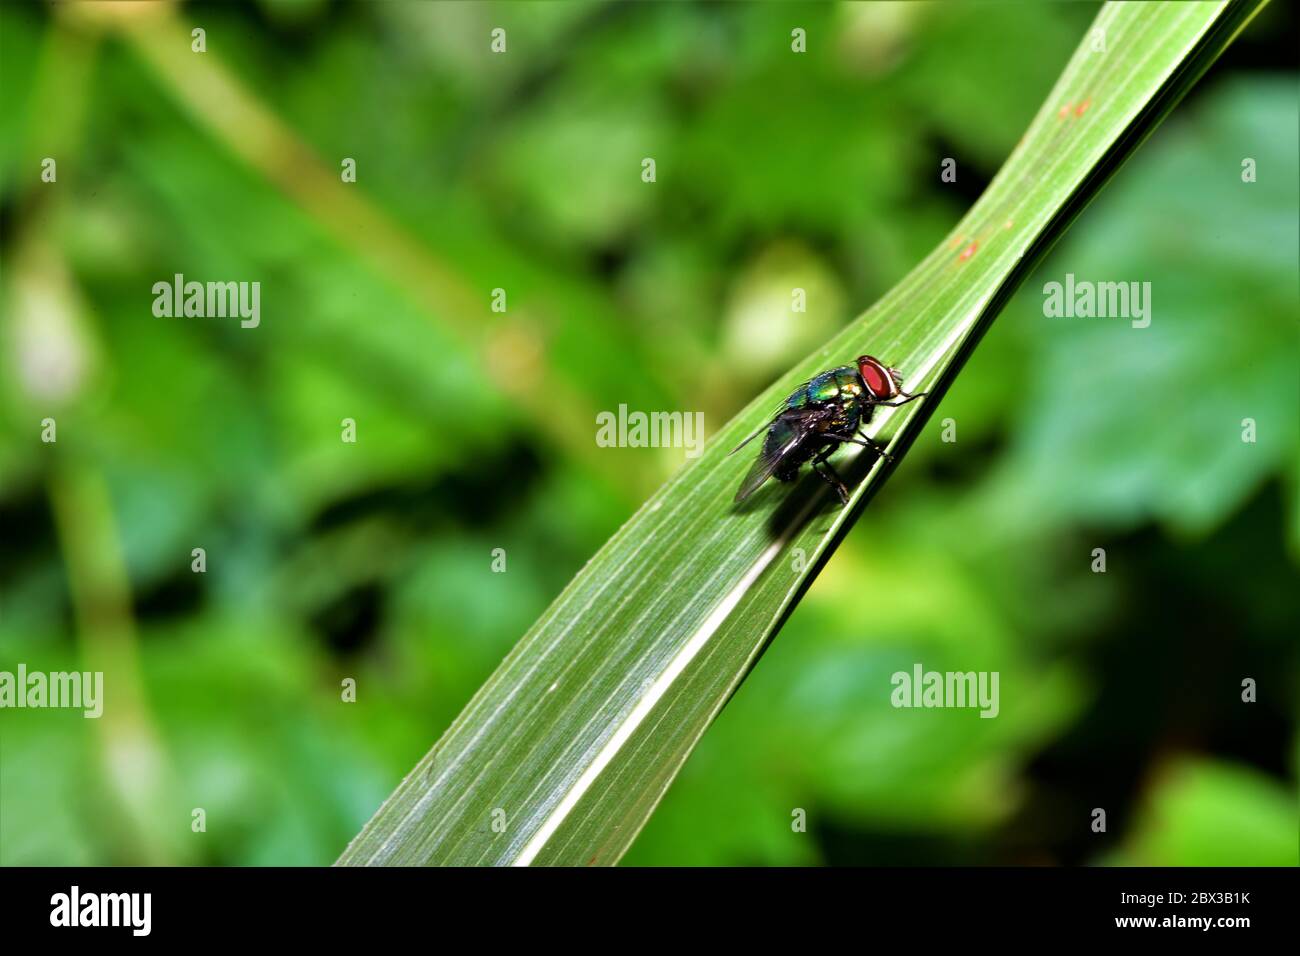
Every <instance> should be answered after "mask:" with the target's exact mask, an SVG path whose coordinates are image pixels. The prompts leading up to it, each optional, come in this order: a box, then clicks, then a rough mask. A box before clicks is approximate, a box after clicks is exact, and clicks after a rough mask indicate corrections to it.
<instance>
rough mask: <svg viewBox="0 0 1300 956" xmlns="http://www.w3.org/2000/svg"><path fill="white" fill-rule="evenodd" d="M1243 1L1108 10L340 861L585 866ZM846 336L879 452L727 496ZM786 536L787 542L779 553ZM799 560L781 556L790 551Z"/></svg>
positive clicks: (732, 679) (630, 820) (653, 796)
mask: <svg viewBox="0 0 1300 956" xmlns="http://www.w3.org/2000/svg"><path fill="white" fill-rule="evenodd" d="M1260 6H1262V3H1259V2H1254V0H1239V2H1203V3H1180V4H1108V5H1107V6H1106V7H1104V8H1103V9H1102V11H1101V13H1100V14H1099V16H1098V18H1097V20H1096V22H1095V23H1094V24H1093V28H1092V29H1093V31H1096V30H1102V31H1104V36H1105V49H1104V50H1103V51H1094V45H1093V43H1092V42H1091V40H1092V37H1094V36H1095V33H1094V32H1091V31H1090V33H1089V40H1088V41H1085V43H1084V44H1083V46H1081V47H1080V49H1079V50H1078V51H1077V52H1076V54H1075V56H1074V57H1073V58H1072V59H1071V61H1070V63H1069V64H1068V65H1067V66H1066V68H1065V71H1064V73H1063V74H1062V76H1061V78H1060V80H1059V81H1058V83H1057V85H1056V87H1055V89H1054V90H1053V91H1052V93H1051V95H1050V96H1049V98H1048V100H1047V102H1045V103H1044V104H1043V107H1042V109H1041V110H1040V112H1039V114H1038V116H1037V117H1036V118H1035V119H1034V121H1033V123H1032V124H1031V125H1030V127H1029V129H1028V131H1027V132H1026V134H1025V136H1024V138H1023V139H1022V141H1021V143H1020V144H1019V146H1017V148H1016V150H1015V151H1014V152H1013V154H1012V155H1011V157H1010V158H1009V159H1008V161H1007V163H1006V164H1005V166H1004V167H1003V168H1002V170H1001V171H1000V172H999V174H998V175H997V177H996V178H995V179H994V181H993V183H992V184H991V185H990V186H989V189H988V190H987V191H986V193H985V194H984V195H983V196H982V197H981V198H980V200H979V201H978V202H977V203H976V204H975V206H974V207H973V208H972V209H971V210H970V212H969V213H968V214H967V215H966V216H965V218H963V220H962V221H961V223H959V224H958V226H957V228H956V229H955V230H954V231H953V232H952V233H951V234H950V235H949V237H948V238H947V239H946V240H945V241H944V242H943V243H942V244H941V245H940V246H939V247H938V248H937V249H936V250H934V252H932V253H931V254H930V255H929V256H928V257H927V258H926V259H925V260H924V261H922V262H921V263H920V264H919V265H918V266H917V267H916V268H915V269H914V270H913V271H912V272H911V273H910V274H909V275H908V276H907V277H906V278H905V279H904V280H903V281H902V282H901V283H900V284H899V285H898V286H896V287H895V288H894V289H893V290H892V291H891V292H889V293H888V294H887V295H886V296H884V298H882V299H881V300H880V301H879V302H877V303H876V304H875V305H874V306H873V307H872V308H871V309H870V310H869V311H868V312H867V313H866V314H865V315H863V316H862V317H861V318H859V319H858V320H857V321H855V322H854V323H853V324H852V325H850V326H849V327H848V328H846V329H845V330H844V331H842V332H841V333H840V334H839V335H837V336H836V337H835V338H834V339H833V340H832V341H830V342H829V343H827V345H826V346H825V348H823V349H821V350H819V351H818V352H816V353H815V354H813V355H810V356H809V357H808V358H806V359H805V360H804V361H802V362H801V363H799V364H798V365H797V366H796V367H795V368H793V369H791V370H790V371H789V372H788V373H787V374H786V375H785V376H784V377H782V378H781V379H780V380H779V381H778V382H776V383H775V384H774V385H773V386H772V387H771V388H769V389H768V390H767V391H765V392H764V393H763V394H762V395H760V396H759V397H758V398H756V399H755V400H754V401H753V402H752V403H751V404H750V405H749V406H748V407H747V408H746V409H745V410H744V411H743V412H741V413H740V414H739V415H737V416H736V417H735V418H734V419H733V420H732V421H731V422H730V423H728V425H727V426H726V427H724V428H723V429H722V430H721V432H720V433H719V434H718V435H717V436H716V437H715V440H714V441H713V442H712V443H711V445H710V446H709V447H708V448H707V449H706V450H705V453H704V454H703V455H702V456H701V457H700V458H698V459H697V460H696V461H694V462H692V463H690V464H688V465H687V466H685V467H684V468H683V469H682V470H681V471H680V472H679V473H678V474H677V475H676V476H675V477H674V478H673V479H672V480H671V481H670V482H668V483H667V484H666V485H665V486H664V487H663V488H661V489H660V490H659V491H658V492H657V493H656V494H655V495H654V496H653V497H652V498H651V499H650V500H649V501H648V502H647V503H646V504H645V505H644V506H643V507H642V508H641V510H640V511H638V512H637V514H636V515H635V516H634V517H633V518H632V519H631V520H630V521H628V523H627V524H626V525H624V526H623V528H622V529H621V530H620V531H619V532H618V533H617V534H616V535H615V536H614V537H613V538H612V539H611V540H610V541H609V542H608V543H607V544H606V545H605V547H604V548H602V549H601V550H600V552H599V553H598V554H597V555H596V556H595V557H594V558H593V559H592V560H591V562H590V563H589V564H588V565H587V566H586V567H585V568H584V569H583V570H582V572H581V573H580V574H579V575H578V576H577V577H576V578H575V579H574V580H573V581H572V582H571V583H570V585H569V586H568V587H567V588H566V589H565V590H564V592H563V593H562V594H561V595H560V597H559V598H558V599H557V600H556V601H555V603H554V604H552V605H551V607H550V608H549V609H548V610H547V611H546V612H545V614H543V616H542V617H541V619H540V620H538V622H537V623H536V624H535V625H534V626H533V628H532V629H531V630H530V631H529V632H528V633H527V634H526V635H525V636H524V638H523V639H522V640H521V641H520V642H519V644H518V645H516V647H515V648H514V650H513V651H512V652H511V653H510V655H509V656H508V657H507V658H506V659H505V661H503V662H502V664H501V666H500V667H499V668H498V669H497V671H496V672H495V673H494V674H493V675H492V676H491V678H489V680H488V681H487V683H486V684H485V685H484V686H483V687H482V689H480V691H479V692H478V694H477V695H476V696H475V697H474V699H473V700H472V701H471V702H470V703H469V705H468V706H467V707H466V708H465V710H464V711H463V712H462V713H461V714H460V716H459V717H458V718H457V719H456V721H455V722H454V723H453V724H452V726H451V727H450V728H449V729H448V730H447V732H446V733H445V734H444V735H443V737H442V739H441V740H440V741H439V742H438V743H437V744H436V745H435V746H434V748H433V749H432V750H431V751H430V752H429V753H428V754H427V755H426V756H425V757H424V759H422V760H421V761H420V763H419V764H418V765H417V766H416V767H415V769H414V770H413V771H412V772H411V773H410V774H409V775H408V776H407V777H406V779H405V780H403V782H402V783H401V784H400V785H399V786H398V788H397V789H396V791H395V792H394V793H393V794H392V795H391V796H390V797H389V799H388V800H387V801H386V802H385V803H384V805H383V806H382V807H380V809H379V811H378V812H377V813H376V814H375V816H374V817H373V818H372V819H371V820H370V822H369V823H368V824H367V825H366V826H365V828H364V829H363V830H362V831H361V833H360V834H359V835H358V836H357V837H356V838H355V839H354V840H353V841H352V843H351V844H350V845H349V846H348V848H347V850H346V851H345V852H344V853H343V855H342V857H341V858H340V860H339V863H341V864H498V865H526V864H533V863H543V864H607V863H613V862H616V861H617V860H618V858H619V857H620V856H621V854H622V853H623V852H624V851H625V850H626V848H627V847H628V846H629V845H630V844H631V842H632V840H633V839H634V838H635V837H636V834H637V833H638V832H639V830H640V828H641V826H642V825H643V824H644V822H645V820H646V819H647V818H648V817H649V815H650V813H651V812H652V811H653V809H654V807H655V805H656V804H657V803H658V801H659V800H660V798H661V797H662V795H663V793H664V791H665V790H666V789H667V787H668V785H669V784H670V782H671V781H672V779H673V777H674V776H675V775H676V773H677V771H678V770H679V768H680V767H681V765H682V764H683V762H684V761H685V760H686V758H687V756H688V755H689V754H690V751H691V749H692V748H693V747H694V745H695V743H696V741H698V740H699V738H700V736H701V735H702V734H703V733H704V730H705V729H706V728H707V727H708V725H709V723H710V721H711V720H712V719H713V718H714V716H716V714H717V713H718V711H719V710H721V708H722V707H723V705H724V704H725V703H726V701H727V699H728V698H729V697H730V696H731V694H732V693H733V692H734V691H735V689H736V688H737V687H738V686H739V684H740V682H741V680H743V678H744V676H745V674H746V673H747V672H748V671H749V669H750V668H751V667H752V666H753V664H754V662H755V661H756V660H757V658H758V656H759V655H760V654H761V653H762V650H763V648H764V647H765V646H766V644H767V642H768V641H769V640H770V639H771V637H772V636H773V634H774V633H775V632H776V630H777V629H778V628H779V627H780V625H781V624H782V622H783V621H784V620H785V618H786V616H787V615H788V614H789V613H790V611H791V610H792V609H793V607H794V605H795V604H796V603H797V602H798V600H799V598H800V597H801V596H802V595H803V593H804V591H805V590H806V589H807V587H808V585H809V584H810V582H811V581H812V579H813V577H814V576H815V575H816V573H817V572H818V570H820V568H821V567H822V565H823V564H824V563H825V561H826V560H827V558H828V557H829V555H830V554H831V552H832V551H833V550H834V548H835V547H836V546H837V545H838V543H839V542H840V540H841V539H842V538H843V536H844V535H845V533H846V532H847V531H848V529H849V527H850V526H851V525H852V523H853V522H854V521H855V520H856V519H857V518H858V516H859V515H860V514H861V513H862V510H863V508H864V507H865V505H866V503H867V501H868V500H869V499H870V497H871V495H873V494H874V493H875V491H876V490H877V489H878V488H879V487H880V485H881V483H882V482H883V480H884V479H885V478H886V477H887V475H888V474H889V472H891V471H892V469H893V468H894V467H895V464H896V461H897V458H898V457H900V456H901V455H902V454H903V453H904V452H905V451H906V449H907V447H908V446H909V445H910V444H911V442H912V440H913V439H914V437H915V436H916V434H917V432H918V431H919V429H920V428H921V427H922V426H923V425H924V423H925V421H926V420H927V419H928V418H929V416H930V414H931V412H932V410H933V408H934V406H935V404H936V403H937V402H938V400H939V399H940V397H941V396H942V394H943V392H944V391H945V390H946V389H947V387H948V385H949V384H950V383H951V381H952V380H953V377H954V376H955V375H956V374H957V372H958V370H959V369H960V368H961V366H962V364H963V362H964V361H965V359H966V357H967V356H968V355H969V353H970V351H971V350H972V349H973V348H974V346H975V344H976V343H977V341H978V339H979V337H980V336H981V335H982V333H983V332H984V330H985V328H986V327H987V325H988V323H989V322H991V321H992V319H993V317H994V316H995V315H996V314H997V312H998V311H999V310H1000V309H1001V307H1002V306H1003V304H1004V303H1005V302H1006V300H1007V299H1008V298H1009V297H1010V295H1011V293H1012V292H1013V291H1014V289H1015V288H1016V286H1017V285H1018V284H1019V283H1020V282H1021V281H1023V279H1024V278H1025V276H1026V275H1027V274H1028V273H1029V272H1030V270H1031V269H1032V268H1033V266H1034V263H1036V262H1037V261H1038V260H1039V259H1040V258H1041V257H1042V255H1043V254H1044V253H1045V252H1046V251H1047V249H1048V248H1049V247H1050V246H1051V244H1052V243H1053V242H1055V240H1056V239H1057V238H1058V237H1059V236H1060V235H1061V233H1062V232H1063V231H1064V229H1065V228H1066V227H1067V226H1068V224H1069V223H1070V222H1071V221H1072V220H1073V219H1074V217H1075V216H1077V215H1078V214H1079V212H1080V211H1081V210H1082V208H1083V207H1084V206H1085V205H1086V204H1087V202H1088V201H1089V200H1090V199H1091V198H1092V197H1093V196H1094V195H1095V194H1096V192H1097V190H1098V189H1100V187H1101V186H1102V184H1103V183H1104V182H1105V181H1106V179H1107V178H1108V177H1109V176H1110V175H1112V174H1113V173H1114V172H1115V170H1116V169H1117V168H1118V167H1119V166H1120V164H1121V163H1122V162H1123V161H1124V160H1125V159H1126V158H1127V157H1128V156H1129V154H1130V153H1131V152H1132V151H1133V149H1134V148H1136V146H1137V145H1138V144H1139V143H1140V142H1141V141H1142V140H1143V139H1144V138H1145V137H1146V136H1147V135H1149V133H1150V132H1151V130H1152V129H1154V127H1155V126H1156V125H1157V124H1158V123H1159V121H1160V120H1161V119H1162V118H1163V117H1164V116H1165V115H1166V114H1167V113H1168V112H1169V110H1171V109H1172V108H1173V106H1174V104H1175V103H1176V102H1177V101H1178V99H1179V98H1180V97H1181V96H1182V95H1183V94H1184V93H1185V92H1186V91H1187V89H1188V88H1190V86H1191V85H1192V83H1194V82H1195V80H1196V79H1197V78H1198V77H1199V76H1200V74H1201V73H1202V72H1204V70H1205V69H1206V68H1207V67H1208V65H1209V64H1210V63H1212V62H1213V60H1214V59H1215V57H1217V55H1218V54H1219V53H1220V52H1221V51H1222V49H1223V48H1224V47H1225V46H1226V45H1227V44H1228V43H1229V42H1230V41H1231V39H1232V38H1233V37H1234V36H1235V35H1236V33H1237V32H1238V31H1239V30H1240V29H1241V27H1242V26H1243V25H1244V24H1245V23H1246V22H1247V21H1248V20H1249V19H1250V17H1251V16H1252V15H1253V14H1254V13H1255V12H1256V11H1257V10H1258V9H1259V7H1260ZM864 351H870V352H871V353H873V354H876V355H880V356H882V357H884V358H886V359H888V360H889V361H891V362H892V363H894V364H896V365H897V366H898V367H900V368H902V369H903V370H904V372H905V374H906V377H907V379H906V384H905V387H906V388H907V389H909V390H917V389H928V390H929V391H930V393H931V394H930V397H929V398H928V399H925V400H923V401H921V402H917V403H913V404H911V405H907V406H904V407H902V408H900V409H898V410H896V411H893V412H892V414H888V412H889V411H890V410H884V411H885V412H886V413H887V414H883V415H879V416H878V417H877V419H876V420H875V421H874V422H873V424H872V427H871V428H870V429H869V431H870V432H871V433H872V434H877V435H878V434H880V433H881V431H882V430H885V431H888V432H889V434H890V435H891V436H892V438H891V440H890V450H891V452H892V454H893V455H894V456H895V464H888V463H884V462H879V463H872V462H868V461H867V460H866V459H864V458H861V457H859V458H855V459H851V460H850V463H849V465H848V467H847V468H845V469H843V470H844V471H845V473H846V478H847V479H849V480H850V481H851V482H852V484H853V487H854V491H853V495H852V499H851V501H850V504H849V506H848V507H845V508H843V509H841V508H839V507H837V506H836V503H835V502H834V497H833V495H832V494H831V493H830V489H829V488H828V487H827V486H826V485H825V484H824V483H822V482H820V481H819V480H817V479H816V478H811V477H810V478H808V479H806V480H805V481H804V482H802V483H801V484H799V485H797V486H796V487H795V488H794V489H793V490H789V491H788V490H787V489H785V488H777V487H774V483H769V486H768V487H767V488H766V489H764V490H762V491H760V492H759V493H758V494H756V495H755V496H754V498H752V499H750V501H749V502H746V504H745V505H744V506H741V507H740V508H736V507H733V505H732V503H731V499H732V495H733V494H734V492H735V489H736V486H737V484H738V483H739V481H740V479H741V476H742V475H743V473H744V472H745V470H746V468H747V467H748V465H749V461H748V458H747V456H736V457H728V456H727V451H728V450H729V449H730V448H731V447H733V446H734V445H735V444H736V442H738V441H739V440H740V439H741V438H742V437H744V436H745V435H746V434H748V433H749V432H751V431H753V430H754V429H755V428H757V427H758V426H759V425H761V424H762V422H763V421H764V420H765V418H766V416H767V414H768V413H769V412H770V409H771V408H772V407H774V405H775V404H776V403H777V402H778V401H779V400H780V399H781V398H782V397H784V396H785V395H786V394H788V392H789V390H790V389H791V387H792V386H793V385H794V384H795V383H796V382H798V381H801V380H803V379H806V378H808V377H810V376H811V375H812V374H814V373H816V372H817V371H820V370H821V369H824V368H827V367H830V366H832V365H838V364H841V363H843V362H846V361H850V360H851V359H852V358H853V356H855V355H858V354H860V353H861V352H864ZM796 549H798V550H796ZM796 556H798V557H799V560H792V559H793V558H794V557H796Z"/></svg>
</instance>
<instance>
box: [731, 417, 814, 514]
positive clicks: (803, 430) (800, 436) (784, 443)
mask: <svg viewBox="0 0 1300 956" xmlns="http://www.w3.org/2000/svg"><path fill="white" fill-rule="evenodd" d="M813 422H814V419H812V418H810V417H809V416H808V415H807V414H805V413H803V412H797V411H789V412H782V413H781V414H780V415H777V416H776V418H774V419H773V420H772V422H771V424H770V425H768V426H767V429H768V432H767V438H766V439H765V440H764V442H763V450H762V451H761V452H759V454H758V458H757V459H755V460H754V464H753V465H751V466H750V469H749V473H748V474H747V475H745V480H744V481H742V482H741V483H740V490H739V491H737V492H736V498H735V500H736V502H737V503H739V502H741V501H744V500H745V499H746V498H748V497H749V496H750V495H752V494H753V493H754V492H755V490H757V488H758V486H759V485H761V484H762V483H763V482H765V481H767V479H768V478H770V477H772V472H774V471H776V469H777V466H778V465H780V464H781V460H782V459H783V458H785V456H786V455H788V454H790V453H791V452H792V451H794V450H795V449H796V448H798V447H799V443H800V442H801V441H803V440H804V438H806V437H807V436H808V433H809V432H810V431H812V426H813ZM753 437H754V436H753V435H750V436H749V438H746V439H745V442H748V441H750V439H752V438H753ZM742 444H744V443H743V442H742Z"/></svg>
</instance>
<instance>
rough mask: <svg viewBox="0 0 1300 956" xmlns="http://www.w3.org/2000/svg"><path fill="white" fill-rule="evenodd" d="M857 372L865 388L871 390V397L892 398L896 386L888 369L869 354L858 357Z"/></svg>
mask: <svg viewBox="0 0 1300 956" xmlns="http://www.w3.org/2000/svg"><path fill="white" fill-rule="evenodd" d="M858 373H859V374H860V375H861V376H862V381H864V382H865V383H866V385H867V390H868V391H869V392H871V395H872V397H873V398H879V399H885V398H892V397H893V395H894V389H895V388H896V387H897V386H896V385H895V384H894V380H893V379H892V378H891V377H890V375H889V370H888V369H887V368H885V366H884V365H883V364H882V363H881V362H879V361H878V360H876V359H874V358H872V357H871V356H870V355H864V356H862V358H860V359H858Z"/></svg>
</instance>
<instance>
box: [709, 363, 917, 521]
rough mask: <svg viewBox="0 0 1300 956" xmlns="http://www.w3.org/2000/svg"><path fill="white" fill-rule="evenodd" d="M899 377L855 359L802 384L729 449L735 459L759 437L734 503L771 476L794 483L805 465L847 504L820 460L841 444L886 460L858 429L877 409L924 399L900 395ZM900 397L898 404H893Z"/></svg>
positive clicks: (839, 484) (839, 485) (882, 365)
mask: <svg viewBox="0 0 1300 956" xmlns="http://www.w3.org/2000/svg"><path fill="white" fill-rule="evenodd" d="M902 385H903V375H902V373H901V372H899V370H898V369H896V368H890V367H889V366H887V365H885V363H883V362H881V361H880V360H879V359H876V358H872V357H871V356H870V355H863V356H860V357H859V358H858V361H857V364H855V365H841V366H840V367H839V368H833V369H831V370H830V371H827V372H822V373H821V374H820V375H818V376H816V377H815V378H813V379H811V380H810V381H807V382H804V383H803V384H802V385H800V386H799V387H798V388H796V389H795V390H794V391H793V392H791V393H790V397H789V398H787V399H786V400H785V401H784V402H783V403H782V404H781V407H780V408H779V409H778V410H777V412H776V414H775V415H773V416H772V419H771V420H770V421H769V422H768V423H767V424H766V425H764V426H763V427H762V428H760V429H759V430H758V431H756V432H754V434H752V435H750V436H749V437H748V438H746V439H745V440H744V441H743V442H741V443H740V444H739V445H737V446H736V447H735V448H733V449H732V450H731V452H730V453H731V454H733V455H734V454H735V453H736V452H738V451H740V449H742V448H744V447H745V446H746V445H748V444H749V443H750V442H751V441H753V440H754V439H755V438H757V437H758V436H759V435H761V434H763V432H767V436H766V437H765V438H764V439H763V449H762V451H760V452H759V455H758V459H757V460H756V461H755V462H754V464H753V466H752V467H751V468H750V469H749V474H747V475H745V480H744V481H742V482H741V483H740V490H739V491H737V492H736V501H737V502H741V501H744V500H745V499H746V498H748V497H749V496H750V495H752V494H753V493H754V492H755V491H756V490H758V486H759V485H761V484H762V483H763V482H765V481H767V479H768V478H771V477H775V478H776V480H777V481H794V480H795V478H797V477H798V475H799V467H800V466H801V465H803V464H804V462H811V463H812V469H813V471H815V472H817V474H819V475H821V476H822V478H824V479H825V480H826V481H827V482H829V483H830V486H831V487H832V488H834V489H835V491H836V493H837V494H838V495H839V496H840V501H842V502H843V503H844V504H848V503H849V490H848V488H846V487H845V486H844V482H843V481H841V480H840V476H839V475H837V474H836V473H835V469H834V468H832V467H831V463H830V462H829V461H827V460H826V459H827V458H829V457H830V455H831V453H832V452H834V451H835V449H837V448H839V447H840V445H842V444H844V443H845V442H850V443H852V444H855V445H862V446H863V447H865V448H870V449H871V450H872V451H874V452H875V453H876V454H877V455H880V456H881V457H885V458H887V457H888V455H886V454H885V450H884V448H882V447H881V446H880V445H879V444H877V443H876V442H874V441H872V440H871V439H870V438H868V437H867V436H866V434H864V433H863V431H862V429H863V428H864V427H865V426H866V425H867V423H868V422H870V421H871V414H872V412H873V411H874V410H875V407H876V406H877V405H886V406H888V407H890V408H896V407H897V406H899V405H906V404H907V403H908V402H910V401H914V400H915V399H918V398H920V397H921V396H923V395H925V394H926V393H925V392H917V393H916V394H914V395H913V394H909V393H907V392H905V391H903V388H902ZM900 397H901V398H902V401H895V399H898V398H900Z"/></svg>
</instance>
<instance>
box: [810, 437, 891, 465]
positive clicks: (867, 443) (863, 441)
mask: <svg viewBox="0 0 1300 956" xmlns="http://www.w3.org/2000/svg"><path fill="white" fill-rule="evenodd" d="M826 437H827V438H834V439H835V440H836V441H843V442H849V443H851V444H854V445H861V446H862V447H863V448H870V449H871V450H872V451H874V452H875V453H876V454H877V455H879V456H880V457H881V458H883V459H885V461H889V462H892V461H893V460H894V456H893V455H891V454H890V453H889V452H887V451H885V446H884V445H882V444H880V442H878V441H875V440H873V439H871V438H868V437H867V436H866V435H865V434H863V433H862V432H861V431H859V432H858V437H856V438H855V437H854V436H852V435H836V434H834V433H832V432H827V433H826Z"/></svg>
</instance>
